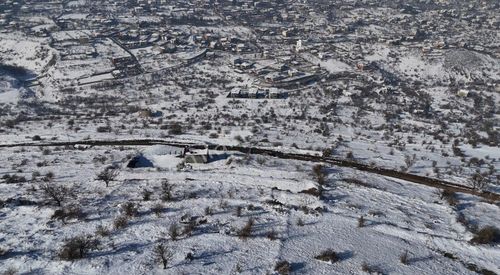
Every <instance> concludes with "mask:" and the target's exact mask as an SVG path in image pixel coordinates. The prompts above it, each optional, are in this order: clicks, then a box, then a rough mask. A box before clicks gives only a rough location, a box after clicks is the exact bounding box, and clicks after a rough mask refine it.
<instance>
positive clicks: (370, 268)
mask: <svg viewBox="0 0 500 275" xmlns="http://www.w3.org/2000/svg"><path fill="white" fill-rule="evenodd" d="M361 270H363V271H364V272H367V273H370V274H384V273H383V272H382V270H381V269H380V267H378V266H376V265H370V264H367V263H363V264H362V265H361Z"/></svg>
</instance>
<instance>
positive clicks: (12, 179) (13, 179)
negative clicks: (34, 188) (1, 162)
mask: <svg viewBox="0 0 500 275" xmlns="http://www.w3.org/2000/svg"><path fill="white" fill-rule="evenodd" d="M2 179H3V180H4V181H5V183H7V184H12V183H22V182H26V178H25V177H24V176H18V175H16V174H13V175H9V174H5V175H3V176H2Z"/></svg>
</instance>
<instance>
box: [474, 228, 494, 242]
mask: <svg viewBox="0 0 500 275" xmlns="http://www.w3.org/2000/svg"><path fill="white" fill-rule="evenodd" d="M470 242H471V243H473V244H494V243H498V242H500V230H498V229H497V228H495V227H493V226H485V227H483V228H482V229H480V230H479V231H477V233H476V234H475V235H474V237H473V238H472V239H471V240H470Z"/></svg>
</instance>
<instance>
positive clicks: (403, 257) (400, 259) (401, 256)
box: [399, 250, 409, 265]
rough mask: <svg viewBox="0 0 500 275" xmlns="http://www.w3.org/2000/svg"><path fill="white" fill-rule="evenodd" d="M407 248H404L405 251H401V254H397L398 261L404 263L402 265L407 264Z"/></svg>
mask: <svg viewBox="0 0 500 275" xmlns="http://www.w3.org/2000/svg"><path fill="white" fill-rule="evenodd" d="M408 260H409V259H408V250H405V252H403V254H401V255H400V256H399V261H400V262H401V263H402V264H404V265H407V264H408Z"/></svg>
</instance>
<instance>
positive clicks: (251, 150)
mask: <svg viewBox="0 0 500 275" xmlns="http://www.w3.org/2000/svg"><path fill="white" fill-rule="evenodd" d="M75 145H88V146H151V145H170V146H179V147H184V146H189V147H191V148H194V149H204V148H207V147H208V149H210V150H225V151H237V152H241V153H245V154H253V155H266V156H271V157H276V158H280V159H293V160H301V161H311V162H320V163H327V164H331V165H334V166H341V167H349V168H353V169H356V170H359V171H365V172H367V173H372V174H378V175H382V176H386V177H389V178H393V179H400V180H405V181H409V182H413V183H417V184H421V185H427V186H431V187H436V188H440V189H448V190H450V191H454V192H460V193H467V194H473V195H476V196H480V197H483V198H485V199H487V200H490V201H500V194H497V193H491V192H478V191H476V190H474V189H472V188H471V187H468V186H464V185H460V184H456V183H452V182H448V181H443V180H438V179H434V178H428V177H423V176H418V175H414V174H409V173H404V172H400V171H396V170H391V169H386V168H380V167H375V166H371V165H368V164H364V163H359V162H356V161H350V160H344V159H338V158H334V157H322V156H315V155H310V154H300V153H288V152H283V151H279V150H274V149H267V148H258V147H247V146H231V145H220V144H208V145H205V144H199V143H188V142H176V141H166V140H161V139H130V140H82V141H69V142H43V141H40V142H30V143H15V144H0V148H8V147H30V146H36V147H47V146H75Z"/></svg>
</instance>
